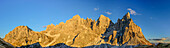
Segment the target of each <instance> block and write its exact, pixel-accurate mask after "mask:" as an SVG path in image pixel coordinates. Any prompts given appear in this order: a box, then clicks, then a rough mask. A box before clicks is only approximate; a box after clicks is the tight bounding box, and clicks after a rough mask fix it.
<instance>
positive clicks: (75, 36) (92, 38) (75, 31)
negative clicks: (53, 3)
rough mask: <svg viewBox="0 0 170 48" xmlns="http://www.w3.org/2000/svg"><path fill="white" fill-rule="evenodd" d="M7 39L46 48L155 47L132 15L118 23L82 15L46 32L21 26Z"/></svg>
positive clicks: (16, 43)
mask: <svg viewBox="0 0 170 48" xmlns="http://www.w3.org/2000/svg"><path fill="white" fill-rule="evenodd" d="M4 40H5V41H6V42H8V43H10V44H12V45H13V46H15V47H20V46H25V45H30V44H34V43H37V42H39V44H40V45H41V46H42V47H48V46H53V45H56V44H59V43H64V44H66V45H68V46H71V47H86V46H92V45H101V44H110V45H113V46H115V45H116V46H123V45H139V44H140V45H151V43H150V42H149V41H147V40H146V39H145V37H144V35H143V34H142V31H141V28H140V27H139V26H137V25H136V24H135V23H134V22H133V20H132V19H131V18H130V14H129V12H128V13H127V14H126V15H125V16H124V17H123V18H122V19H119V20H118V22H116V23H115V24H114V23H113V22H112V21H111V20H110V19H109V18H108V17H106V16H104V15H101V16H100V17H99V19H98V20H97V21H95V20H92V19H89V18H87V19H83V18H80V16H79V15H75V16H73V18H71V19H69V20H67V21H66V23H64V22H61V23H59V24H58V25H56V26H55V25H54V24H51V25H48V26H47V29H46V30H45V31H41V32H35V31H32V30H31V29H29V28H28V27H27V26H19V27H16V28H15V29H14V30H12V31H11V32H9V33H8V34H7V35H6V36H5V38H4Z"/></svg>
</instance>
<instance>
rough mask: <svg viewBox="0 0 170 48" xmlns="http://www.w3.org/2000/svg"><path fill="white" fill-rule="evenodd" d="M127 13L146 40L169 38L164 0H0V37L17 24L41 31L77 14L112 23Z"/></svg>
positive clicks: (168, 5)
mask: <svg viewBox="0 0 170 48" xmlns="http://www.w3.org/2000/svg"><path fill="white" fill-rule="evenodd" d="M127 12H131V18H132V19H133V20H134V22H135V23H136V24H137V25H138V26H140V27H141V28H142V31H143V34H144V36H145V37H146V38H147V39H150V38H162V37H170V1H168V0H149V1H148V0H119V1H118V0H86V1H85V0H0V37H2V38H3V37H4V36H5V35H6V34H7V33H9V32H10V31H12V30H13V29H14V28H15V27H17V26H20V25H27V26H29V27H30V28H31V29H32V30H34V31H42V30H45V29H46V28H43V26H46V25H50V24H55V25H56V24H59V23H60V22H66V20H69V19H71V18H72V17H73V16H74V15H77V14H78V15H80V17H81V18H84V19H86V18H87V17H88V18H92V19H94V20H97V19H98V17H99V16H100V15H101V14H103V15H105V16H107V17H109V18H110V19H111V20H112V21H113V22H114V23H115V22H116V21H117V20H118V18H122V17H123V16H124V15H125V14H126V13H127Z"/></svg>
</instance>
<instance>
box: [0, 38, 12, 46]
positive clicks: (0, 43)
mask: <svg viewBox="0 0 170 48" xmlns="http://www.w3.org/2000/svg"><path fill="white" fill-rule="evenodd" d="M0 48H14V46H12V45H11V44H9V43H7V42H5V41H4V40H3V39H2V38H0Z"/></svg>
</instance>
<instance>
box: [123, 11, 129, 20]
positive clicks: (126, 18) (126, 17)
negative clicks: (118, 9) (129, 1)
mask: <svg viewBox="0 0 170 48" xmlns="http://www.w3.org/2000/svg"><path fill="white" fill-rule="evenodd" d="M123 19H125V20H128V19H130V13H129V12H128V13H127V14H126V15H125V16H123Z"/></svg>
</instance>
